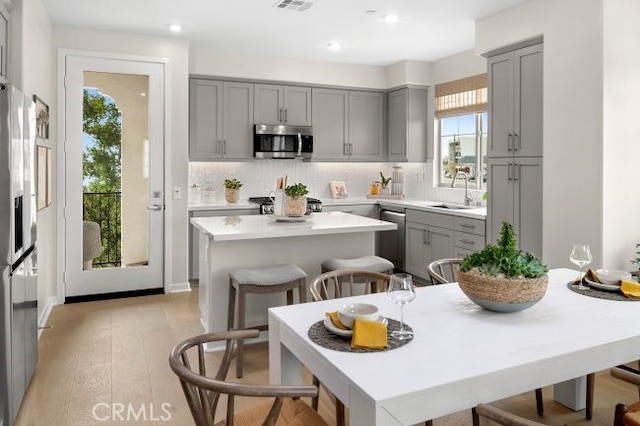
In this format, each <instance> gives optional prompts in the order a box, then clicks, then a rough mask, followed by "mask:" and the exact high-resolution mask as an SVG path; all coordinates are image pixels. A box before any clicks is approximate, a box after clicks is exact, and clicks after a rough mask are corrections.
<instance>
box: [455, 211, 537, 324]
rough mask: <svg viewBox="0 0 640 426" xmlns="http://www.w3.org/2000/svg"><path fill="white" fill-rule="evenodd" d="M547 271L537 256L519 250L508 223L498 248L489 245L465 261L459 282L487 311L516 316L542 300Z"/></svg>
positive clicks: (461, 267) (463, 289) (459, 273)
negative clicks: (513, 313)
mask: <svg viewBox="0 0 640 426" xmlns="http://www.w3.org/2000/svg"><path fill="white" fill-rule="evenodd" d="M547 271H548V269H547V267H546V266H545V265H543V264H542V262H540V260H538V259H537V258H536V257H535V256H534V255H533V254H531V253H528V252H523V251H520V250H518V249H516V237H515V233H514V231H513V226H512V225H511V224H510V223H509V222H506V221H505V222H502V230H501V231H500V238H499V239H498V242H497V244H496V245H491V244H489V245H487V246H486V247H485V248H484V250H482V251H480V252H477V253H472V254H470V255H468V256H466V257H465V258H464V259H463V260H462V263H461V264H460V270H459V271H458V272H457V280H458V283H459V285H460V288H461V289H462V291H463V292H464V293H465V294H466V295H467V296H468V297H469V299H471V300H472V301H473V302H475V303H476V304H478V305H480V306H482V307H483V308H485V309H488V310H491V311H497V312H515V311H520V310H523V309H526V308H529V307H531V306H533V305H534V304H536V303H537V302H538V301H539V300H540V299H542V296H544V294H545V293H546V291H547Z"/></svg>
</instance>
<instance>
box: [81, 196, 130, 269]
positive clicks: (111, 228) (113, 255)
mask: <svg viewBox="0 0 640 426" xmlns="http://www.w3.org/2000/svg"><path fill="white" fill-rule="evenodd" d="M82 201H83V208H84V216H83V219H84V220H90V221H92V222H96V223H97V224H98V225H100V235H101V239H102V253H101V254H100V256H98V257H96V258H95V259H93V267H94V268H105V267H119V266H120V265H121V261H122V237H121V229H122V208H121V207H122V206H121V193H120V192H85V193H84V195H83V200H82Z"/></svg>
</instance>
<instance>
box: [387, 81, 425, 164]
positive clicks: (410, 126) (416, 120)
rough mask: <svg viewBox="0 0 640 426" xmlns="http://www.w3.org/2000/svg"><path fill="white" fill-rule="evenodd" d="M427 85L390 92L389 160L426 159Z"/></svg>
mask: <svg viewBox="0 0 640 426" xmlns="http://www.w3.org/2000/svg"><path fill="white" fill-rule="evenodd" d="M427 101H428V91H427V88H426V87H425V88H403V89H398V90H394V91H392V92H390V93H389V117H388V125H389V127H388V129H389V132H388V138H387V140H388V142H387V146H388V149H387V151H388V159H389V161H425V160H426V159H427V157H428V154H427V153H428V135H429V127H430V126H429V118H428V108H427Z"/></svg>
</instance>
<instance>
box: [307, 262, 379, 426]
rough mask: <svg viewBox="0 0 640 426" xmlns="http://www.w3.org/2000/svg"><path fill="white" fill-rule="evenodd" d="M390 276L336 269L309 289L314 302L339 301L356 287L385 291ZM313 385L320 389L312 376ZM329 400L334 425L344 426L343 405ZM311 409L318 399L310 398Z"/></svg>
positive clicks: (323, 274) (316, 407) (316, 406)
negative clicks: (333, 407) (334, 416)
mask: <svg viewBox="0 0 640 426" xmlns="http://www.w3.org/2000/svg"><path fill="white" fill-rule="evenodd" d="M389 279H390V275H388V274H383V273H380V272H371V271H360V270H351V269H338V270H334V271H329V272H325V273H322V274H320V275H318V276H317V277H315V278H314V279H313V281H311V284H310V287H309V289H310V290H311V296H312V297H313V300H314V301H319V300H329V299H339V298H342V297H346V296H351V295H352V294H353V293H354V289H355V288H356V287H358V286H360V287H364V288H362V289H361V290H363V291H364V292H369V291H372V292H376V291H383V290H386V289H387V287H388V285H389ZM312 381H313V385H314V386H317V387H320V385H321V383H320V381H319V380H318V378H317V377H316V376H315V375H314V376H313V378H312ZM329 396H330V397H331V399H333V400H334V401H335V405H336V424H337V426H344V425H345V424H346V421H345V410H344V404H343V403H342V402H341V401H340V400H339V399H337V398H336V397H335V396H334V395H332V394H331V393H329ZM311 407H313V408H314V409H315V410H317V409H318V397H317V396H316V397H315V398H312V400H311Z"/></svg>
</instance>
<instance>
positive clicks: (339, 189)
mask: <svg viewBox="0 0 640 426" xmlns="http://www.w3.org/2000/svg"><path fill="white" fill-rule="evenodd" d="M329 186H330V187H331V195H332V196H333V198H345V197H346V196H347V195H348V194H347V185H346V184H345V183H344V182H342V181H335V182H330V183H329Z"/></svg>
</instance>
